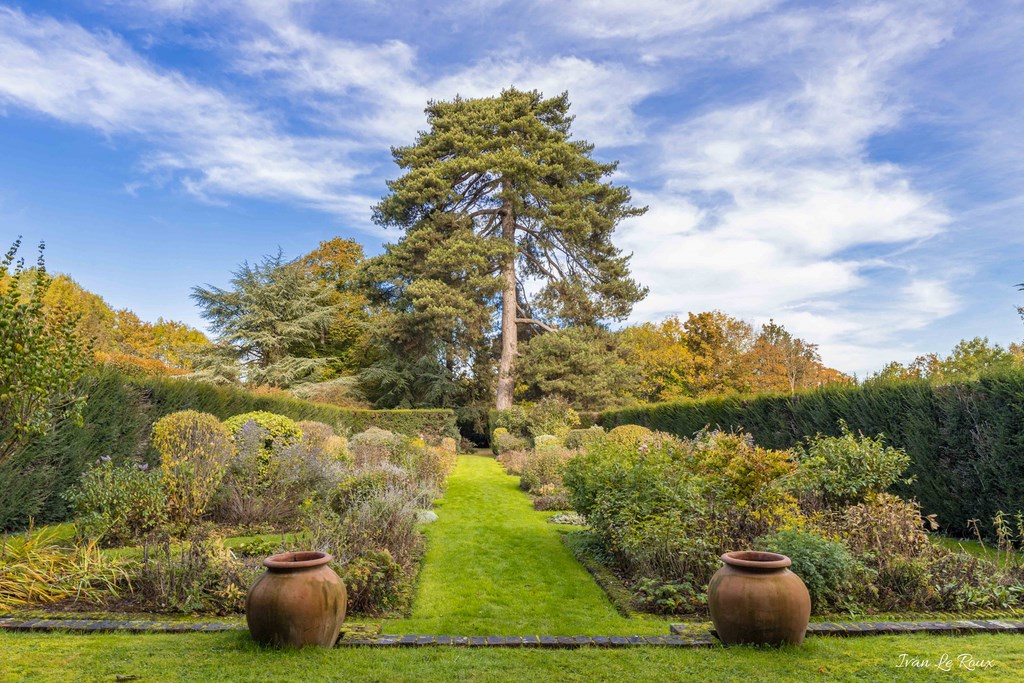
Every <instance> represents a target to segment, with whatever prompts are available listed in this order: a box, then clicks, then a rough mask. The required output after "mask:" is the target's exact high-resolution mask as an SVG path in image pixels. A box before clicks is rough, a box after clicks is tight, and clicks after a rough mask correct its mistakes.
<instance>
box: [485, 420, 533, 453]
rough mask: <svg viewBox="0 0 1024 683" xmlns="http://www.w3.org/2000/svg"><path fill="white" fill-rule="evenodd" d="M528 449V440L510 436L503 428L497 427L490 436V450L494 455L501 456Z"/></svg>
mask: <svg viewBox="0 0 1024 683" xmlns="http://www.w3.org/2000/svg"><path fill="white" fill-rule="evenodd" d="M529 447H530V441H529V439H526V438H524V437H521V436H515V435H513V434H510V433H509V431H508V430H507V429H505V428H504V427H498V428H497V429H495V430H494V434H492V435H491V450H492V451H493V452H494V454H495V455H502V454H503V453H508V452H510V451H524V450H526V449H528V448H529Z"/></svg>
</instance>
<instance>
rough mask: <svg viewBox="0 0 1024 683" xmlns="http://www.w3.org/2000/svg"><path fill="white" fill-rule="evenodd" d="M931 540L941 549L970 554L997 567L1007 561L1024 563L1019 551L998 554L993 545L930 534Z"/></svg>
mask: <svg viewBox="0 0 1024 683" xmlns="http://www.w3.org/2000/svg"><path fill="white" fill-rule="evenodd" d="M931 539H932V542H933V543H936V544H938V545H940V546H942V547H943V548H948V549H949V550H958V551H962V552H966V553H970V554H971V555H974V556H975V557H978V558H981V559H983V560H988V561H990V562H994V563H996V564H998V565H1002V564H1003V563H1005V562H1006V561H1007V560H1009V561H1010V562H1014V563H1024V558H1022V557H1021V553H1020V552H1019V551H1013V552H1012V553H1010V554H1009V555H1007V553H1005V552H1000V551H999V549H998V548H996V545H995V543H990V544H985V545H982V544H981V543H979V542H978V541H975V540H971V539H957V538H950V537H949V536H939V535H938V534H932V535H931Z"/></svg>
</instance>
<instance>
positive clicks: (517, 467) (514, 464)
mask: <svg viewBox="0 0 1024 683" xmlns="http://www.w3.org/2000/svg"><path fill="white" fill-rule="evenodd" d="M532 455H533V454H532V453H531V452H530V451H525V450H523V451H505V452H504V453H502V454H501V455H499V456H498V457H497V458H496V460H497V461H498V462H499V463H501V466H502V467H503V468H505V474H511V475H512V476H513V477H518V476H519V475H521V474H522V473H523V468H524V467H526V462H527V460H529V459H530V457H531V456H532Z"/></svg>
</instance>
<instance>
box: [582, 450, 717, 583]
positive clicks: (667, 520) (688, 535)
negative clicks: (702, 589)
mask: <svg viewBox="0 0 1024 683" xmlns="http://www.w3.org/2000/svg"><path fill="white" fill-rule="evenodd" d="M689 450H690V449H689V446H688V445H687V444H685V443H683V442H682V441H679V440H676V439H671V438H665V439H660V440H658V441H655V442H654V443H653V444H652V445H651V446H650V448H649V449H648V450H647V452H642V451H640V450H639V449H637V448H633V447H629V446H625V445H623V444H621V443H617V442H615V441H611V440H607V439H603V440H600V441H597V442H595V443H593V444H591V446H590V447H589V448H588V449H587V450H586V451H585V452H584V453H582V454H579V455H577V456H576V457H574V458H572V459H571V460H569V462H568V464H567V465H566V468H565V472H564V474H563V481H564V483H565V486H566V488H567V489H568V490H569V499H570V502H571V503H572V507H573V509H575V510H576V511H577V512H579V513H580V514H581V515H583V516H584V517H586V518H587V520H588V521H589V523H590V525H591V527H592V528H593V530H594V533H595V535H596V536H597V537H598V538H599V539H600V541H601V544H602V545H603V547H604V549H605V551H606V552H608V553H609V554H610V555H611V556H612V557H614V558H615V560H616V561H617V562H618V563H619V564H620V565H622V566H623V567H624V568H625V569H627V570H628V571H630V572H631V573H633V574H634V575H636V576H645V577H649V578H657V579H661V580H667V581H674V580H679V579H680V578H681V577H688V576H689V577H693V579H692V580H693V581H694V582H696V583H701V582H706V581H707V579H708V578H710V576H711V574H712V573H713V572H714V571H715V569H717V565H718V562H717V557H718V555H720V554H721V553H722V552H724V551H725V550H726V549H731V548H726V546H727V545H729V544H730V542H729V539H728V537H727V529H726V526H725V523H724V520H722V519H720V518H718V517H716V516H714V515H712V512H711V501H710V500H709V497H708V496H707V495H706V493H707V492H706V487H705V485H704V482H703V480H701V479H700V478H698V477H694V476H693V474H692V472H690V471H689V470H688V469H687V468H686V466H685V462H686V456H687V455H688V453H689Z"/></svg>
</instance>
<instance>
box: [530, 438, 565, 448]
mask: <svg viewBox="0 0 1024 683" xmlns="http://www.w3.org/2000/svg"><path fill="white" fill-rule="evenodd" d="M533 447H534V448H535V449H536V450H538V451H544V450H550V449H552V448H561V447H562V440H561V439H559V438H558V437H557V436H551V435H550V434H541V435H540V436H538V437H534V439H533Z"/></svg>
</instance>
